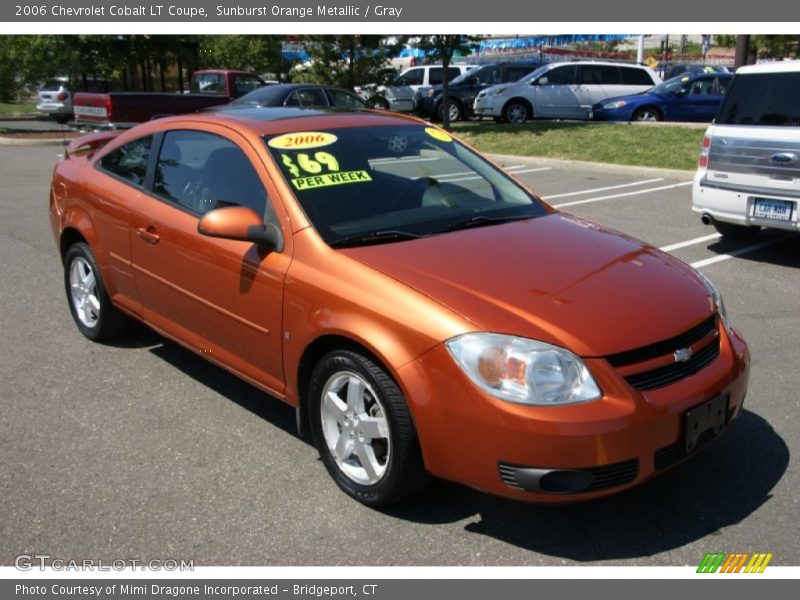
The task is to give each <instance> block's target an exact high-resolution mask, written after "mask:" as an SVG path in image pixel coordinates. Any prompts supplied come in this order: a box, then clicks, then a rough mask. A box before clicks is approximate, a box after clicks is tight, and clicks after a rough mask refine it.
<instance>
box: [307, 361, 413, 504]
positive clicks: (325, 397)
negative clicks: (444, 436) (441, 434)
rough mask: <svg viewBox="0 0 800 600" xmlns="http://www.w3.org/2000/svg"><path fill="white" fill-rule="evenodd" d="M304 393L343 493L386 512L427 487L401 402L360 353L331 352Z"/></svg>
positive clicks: (321, 448)
mask: <svg viewBox="0 0 800 600" xmlns="http://www.w3.org/2000/svg"><path fill="white" fill-rule="evenodd" d="M308 393H309V397H308V400H309V417H310V421H311V435H312V437H313V440H314V445H315V446H316V448H317V451H318V452H319V454H320V457H321V458H322V462H323V464H324V465H325V468H326V469H327V470H328V473H329V474H330V476H331V477H332V478H333V479H334V481H335V482H336V484H337V485H338V486H339V487H340V488H341V489H342V490H343V491H344V492H345V493H347V494H348V495H349V496H351V497H353V498H355V499H356V500H358V501H359V502H361V503H363V504H366V505H368V506H385V505H387V504H391V503H393V502H397V501H398V500H401V499H402V498H404V497H406V496H408V495H410V494H412V493H414V492H415V491H416V490H418V489H419V488H420V487H421V485H422V484H423V483H424V482H425V479H426V474H425V471H424V468H423V465H422V457H421V453H420V449H419V443H418V441H417V436H416V432H415V430H414V425H413V423H412V421H411V415H410V414H409V411H408V406H407V405H406V401H405V398H404V397H403V394H402V392H401V391H400V389H399V388H398V387H397V384H396V383H395V382H394V380H393V379H392V378H391V377H390V376H389V375H388V373H387V372H386V371H385V370H384V369H383V368H382V367H381V366H380V365H378V364H377V363H375V362H374V361H373V360H372V359H370V358H368V357H366V356H364V355H362V354H360V353H358V352H353V351H350V350H337V351H334V352H331V353H329V354H327V355H325V356H324V357H323V358H322V360H321V361H320V362H319V363H318V364H317V366H316V367H314V371H313V372H312V375H311V380H310V382H309V391H308Z"/></svg>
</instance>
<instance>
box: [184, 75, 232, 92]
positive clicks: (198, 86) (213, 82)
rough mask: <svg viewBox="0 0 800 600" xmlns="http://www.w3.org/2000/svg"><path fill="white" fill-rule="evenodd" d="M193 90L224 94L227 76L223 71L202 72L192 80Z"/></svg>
mask: <svg viewBox="0 0 800 600" xmlns="http://www.w3.org/2000/svg"><path fill="white" fill-rule="evenodd" d="M192 92H194V93H203V94H224V93H225V77H223V75H222V73H201V74H200V75H196V76H195V78H194V80H193V81H192Z"/></svg>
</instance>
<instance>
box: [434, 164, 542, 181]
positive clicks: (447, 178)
mask: <svg viewBox="0 0 800 600" xmlns="http://www.w3.org/2000/svg"><path fill="white" fill-rule="evenodd" d="M552 168H553V167H539V168H538V169H523V170H522V171H511V172H510V173H509V174H510V175H516V174H517V173H533V172H535V171H549V170H550V169H552ZM473 172H474V171H473ZM465 174H466V173H448V174H447V175H439V177H438V178H437V179H438V180H439V181H443V182H445V183H453V182H455V181H470V180H471V179H483V177H482V176H480V175H473V176H471V177H456V178H455V179H451V177H455V176H456V175H465Z"/></svg>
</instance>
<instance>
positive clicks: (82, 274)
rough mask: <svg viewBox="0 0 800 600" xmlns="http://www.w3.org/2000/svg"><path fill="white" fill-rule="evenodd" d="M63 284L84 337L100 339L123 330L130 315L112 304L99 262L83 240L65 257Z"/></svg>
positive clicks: (70, 249) (98, 340)
mask: <svg viewBox="0 0 800 600" xmlns="http://www.w3.org/2000/svg"><path fill="white" fill-rule="evenodd" d="M64 287H65V290H66V293H67V302H68V303H69V310H70V313H71V314H72V319H73V320H74V321H75V325H76V326H77V327H78V330H79V331H80V332H81V333H82V334H83V335H84V336H86V337H87V338H89V339H90V340H92V341H94V342H101V341H104V340H108V339H111V338H113V337H115V336H117V335H118V334H120V333H121V332H122V331H123V330H124V328H125V326H126V324H127V317H125V315H123V314H122V313H121V312H120V311H119V310H118V309H117V308H116V307H115V306H114V305H113V304H112V303H111V299H110V298H109V297H108V293H107V292H106V288H105V285H104V284H103V279H102V277H101V276H100V269H99V267H98V266H97V261H95V258H94V255H93V254H92V251H91V249H90V248H89V246H87V245H86V244H85V243H83V242H80V243H77V244H73V245H72V246H70V248H69V250H67V253H66V255H65V256H64Z"/></svg>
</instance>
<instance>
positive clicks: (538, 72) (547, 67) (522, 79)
mask: <svg viewBox="0 0 800 600" xmlns="http://www.w3.org/2000/svg"><path fill="white" fill-rule="evenodd" d="M556 64H558V63H556ZM564 64H566V63H564ZM552 67H553V64H552V63H551V64H549V65H543V66H541V67H538V68H537V69H534V70H533V71H531V72H530V73H528V74H527V75H525V77H520V78H519V79H518V80H517V83H523V82H527V81H532V80H534V79H538V78H539V76H540V75H543V74H545V73H547V71H549V70H550V68H552Z"/></svg>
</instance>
